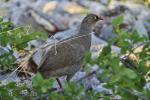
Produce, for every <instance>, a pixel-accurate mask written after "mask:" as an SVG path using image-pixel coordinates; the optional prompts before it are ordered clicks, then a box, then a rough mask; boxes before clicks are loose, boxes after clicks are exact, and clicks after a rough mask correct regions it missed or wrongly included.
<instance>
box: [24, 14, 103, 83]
mask: <svg viewBox="0 0 150 100" xmlns="http://www.w3.org/2000/svg"><path fill="white" fill-rule="evenodd" d="M99 20H103V18H102V16H97V15H96V14H88V15H87V16H85V18H84V19H83V20H82V22H81V24H80V27H79V29H78V32H77V33H76V34H75V35H73V36H71V37H69V38H67V39H64V40H61V41H59V42H58V43H57V44H55V45H53V46H51V48H50V49H49V50H47V51H43V52H44V55H43V56H42V60H41V62H40V64H39V65H37V64H36V63H35V61H34V60H33V56H34V55H35V54H36V53H37V52H34V53H33V54H32V56H31V57H30V58H29V60H28V61H27V63H26V67H24V68H25V70H26V71H27V72H32V73H37V72H39V73H40V74H41V75H42V76H43V78H44V79H48V78H50V77H61V76H67V78H66V80H67V81H70V79H71V78H72V77H73V76H74V74H75V73H76V72H77V71H79V70H80V69H81V68H82V66H83V64H82V62H83V59H84V56H85V53H86V52H88V51H89V50H90V47H91V33H92V29H93V27H94V25H95V23H96V22H97V21H99ZM58 83H59V82H58Z"/></svg>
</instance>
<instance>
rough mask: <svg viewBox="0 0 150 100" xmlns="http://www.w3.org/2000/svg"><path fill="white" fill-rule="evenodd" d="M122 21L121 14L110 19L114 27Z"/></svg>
mask: <svg viewBox="0 0 150 100" xmlns="http://www.w3.org/2000/svg"><path fill="white" fill-rule="evenodd" d="M122 22H123V16H118V17H117V18H115V19H113V20H112V25H113V26H114V27H118V26H119V25H120V24H121V23H122Z"/></svg>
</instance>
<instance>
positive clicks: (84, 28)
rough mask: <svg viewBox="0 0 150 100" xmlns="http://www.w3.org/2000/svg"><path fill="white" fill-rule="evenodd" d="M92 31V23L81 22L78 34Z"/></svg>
mask: <svg viewBox="0 0 150 100" xmlns="http://www.w3.org/2000/svg"><path fill="white" fill-rule="evenodd" d="M91 32H92V25H88V24H86V23H81V26H80V28H79V32H78V34H82V35H86V34H90V33H91Z"/></svg>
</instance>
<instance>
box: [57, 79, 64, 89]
mask: <svg viewBox="0 0 150 100" xmlns="http://www.w3.org/2000/svg"><path fill="white" fill-rule="evenodd" d="M56 81H57V83H58V85H59V88H60V89H62V88H63V87H62V84H61V82H60V80H59V78H56Z"/></svg>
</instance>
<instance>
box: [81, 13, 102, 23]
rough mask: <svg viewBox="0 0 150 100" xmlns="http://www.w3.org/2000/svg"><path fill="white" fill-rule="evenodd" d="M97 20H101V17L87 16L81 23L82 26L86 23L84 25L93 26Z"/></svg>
mask: <svg viewBox="0 0 150 100" xmlns="http://www.w3.org/2000/svg"><path fill="white" fill-rule="evenodd" d="M99 20H103V18H102V17H101V16H97V15H95V14H88V15H87V16H86V17H85V18H84V19H83V21H82V24H84V23H86V24H91V25H93V24H95V23H96V22H97V21H99Z"/></svg>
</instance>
